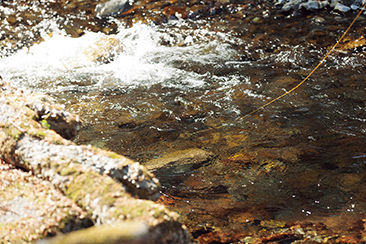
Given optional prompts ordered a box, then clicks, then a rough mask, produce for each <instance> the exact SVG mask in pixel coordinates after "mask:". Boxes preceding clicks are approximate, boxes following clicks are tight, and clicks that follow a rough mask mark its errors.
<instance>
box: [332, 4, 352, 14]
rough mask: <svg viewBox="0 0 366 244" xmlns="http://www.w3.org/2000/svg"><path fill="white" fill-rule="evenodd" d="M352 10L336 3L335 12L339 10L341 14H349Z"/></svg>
mask: <svg viewBox="0 0 366 244" xmlns="http://www.w3.org/2000/svg"><path fill="white" fill-rule="evenodd" d="M350 9H351V8H350V7H347V6H346V5H343V4H341V3H338V2H337V3H336V4H335V6H334V10H338V11H340V12H343V13H345V12H348V11H349V10H350Z"/></svg>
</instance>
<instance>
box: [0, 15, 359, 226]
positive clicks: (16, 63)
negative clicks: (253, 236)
mask: <svg viewBox="0 0 366 244" xmlns="http://www.w3.org/2000/svg"><path fill="white" fill-rule="evenodd" d="M0 10H1V9H0ZM2 11H3V12H4V11H5V10H2ZM324 17H325V18H326V17H327V16H324ZM295 20H296V21H294V22H293V23H288V21H287V20H286V19H277V20H273V19H272V20H268V21H266V20H265V21H264V22H261V23H259V24H255V23H250V22H246V23H243V22H241V20H238V19H235V18H233V19H230V18H220V19H211V20H194V21H193V20H172V21H170V22H168V23H166V24H164V25H160V26H155V25H151V26H148V25H143V24H135V25H134V26H133V27H131V28H125V27H124V24H123V23H122V22H118V21H116V22H115V23H116V25H117V26H118V29H117V32H116V34H114V35H111V36H107V35H105V34H103V33H100V32H99V33H94V32H91V31H85V34H84V35H82V36H80V37H78V38H73V37H70V35H68V34H66V32H65V31H64V30H62V29H61V28H59V27H57V25H55V24H54V23H55V22H57V20H53V19H48V20H47V21H49V22H48V23H49V25H47V28H45V29H44V33H43V34H42V37H43V39H44V41H42V42H40V43H39V44H35V45H31V46H30V47H29V48H19V50H17V51H16V52H14V53H12V52H8V51H6V50H5V51H3V54H2V57H1V59H0V74H1V76H2V77H3V78H4V79H6V80H9V81H10V82H11V83H12V84H13V85H15V86H19V87H26V88H28V89H33V90H36V91H40V92H44V93H47V94H49V95H51V96H53V97H55V98H56V99H57V100H58V101H59V102H61V103H63V104H65V105H66V107H67V108H68V109H69V110H70V111H72V112H74V113H77V114H79V115H80V116H81V117H82V119H83V125H84V126H83V129H82V131H81V133H80V135H79V136H78V138H77V139H76V142H77V143H80V144H81V143H83V144H92V145H95V146H98V147H102V148H106V149H110V150H113V151H116V152H118V153H120V154H123V155H126V156H129V157H131V158H133V159H135V160H138V161H140V162H142V163H144V162H146V161H148V160H150V159H153V158H158V157H160V156H161V155H164V154H167V153H169V152H173V151H176V150H182V149H189V148H201V149H204V150H207V151H210V152H212V153H214V154H215V155H217V156H218V160H217V161H216V163H215V164H213V165H209V166H205V167H202V168H200V169H198V170H197V169H196V170H193V171H192V172H185V173H184V174H183V175H177V176H174V175H173V176H171V175H170V176H166V178H165V179H161V180H162V182H163V185H164V193H166V194H168V195H172V196H176V197H181V198H182V199H185V200H184V202H182V204H181V205H179V204H177V206H176V207H177V209H180V211H182V212H183V216H191V215H190V214H192V213H191V212H192V211H194V210H196V213H197V214H198V215H197V216H202V215H204V216H211V218H212V219H210V220H209V221H211V222H212V223H214V224H215V225H219V222H220V221H219V220H220V219H222V218H223V217H222V216H220V213H215V212H214V211H216V210H217V206H219V205H220V206H221V207H223V208H226V209H231V210H230V211H232V213H235V214H236V215H239V216H240V214H244V213H246V212H247V208H248V206H249V205H250V206H251V207H253V206H254V207H257V210H256V211H253V210H251V211H252V212H253V214H252V215H250V217H248V219H253V218H268V216H269V217H272V218H283V219H292V220H293V219H303V218H305V217H312V216H316V217H321V216H334V215H342V214H347V213H349V212H351V213H357V214H365V211H366V206H365V203H364V202H365V200H366V199H365V197H364V191H365V190H366V189H365V188H364V183H365V182H364V181H365V177H364V176H365V166H366V156H365V155H366V124H365V123H366V106H365V105H366V85H365V70H366V69H365V66H366V61H365V60H366V59H365V50H364V48H363V49H362V48H361V49H360V48H359V49H353V50H345V51H342V52H334V53H333V54H331V56H330V57H329V59H328V61H327V62H326V63H325V64H324V66H322V67H321V68H319V70H318V71H317V72H316V73H315V74H314V75H313V76H312V77H311V78H310V79H309V80H308V82H307V83H306V84H304V85H303V86H301V87H300V88H298V89H297V90H296V91H294V92H293V93H291V94H290V95H288V96H286V97H284V98H283V99H281V100H279V101H277V102H275V103H273V104H272V105H271V106H268V107H266V108H265V109H263V110H261V111H258V112H257V113H255V114H253V115H251V116H247V117H244V116H245V115H246V114H248V113H249V112H251V111H253V110H254V109H256V108H258V107H260V106H261V105H263V104H265V103H266V102H268V101H270V100H271V99H273V98H276V97H277V96H279V95H281V94H283V93H284V92H286V91H288V90H290V89H291V88H292V87H294V86H295V85H297V84H298V83H299V82H301V80H302V79H303V78H305V77H306V76H307V74H309V72H310V71H311V69H312V68H313V67H314V66H315V65H316V64H317V62H318V61H320V60H321V58H322V57H323V56H324V55H325V53H326V51H327V48H329V46H330V45H332V44H333V43H334V42H335V41H336V38H337V37H338V36H339V33H340V30H339V29H337V28H339V27H337V28H333V29H335V31H333V29H331V28H330V27H332V26H339V25H340V23H341V24H343V23H344V22H346V21H344V20H342V21H340V20H339V19H338V20H337V19H336V20H334V18H333V17H332V16H330V17H328V19H327V21H328V22H327V25H323V26H320V27H319V24H316V23H313V22H311V20H309V19H301V18H300V19H295ZM337 21H338V22H337ZM42 24H44V23H42ZM3 26H4V25H3ZM360 26H361V27H360ZM38 27H39V25H38ZM345 27H346V26H345ZM39 28H40V29H42V28H41V27H39ZM314 28H318V29H319V28H320V29H321V30H322V31H323V32H326V33H327V38H326V39H325V37H324V36H322V35H320V36H318V35H315V34H314V33H313V32H312V30H313V29H314ZM51 30H52V35H50V32H51ZM5 31H6V30H5ZM362 31H364V29H362V24H360V25H358V26H356V27H355V30H354V31H353V32H352V33H351V34H350V35H351V36H352V35H354V36H356V37H358V36H359V33H360V32H361V33H362ZM110 43H112V45H109V44H110ZM100 50H103V52H102V54H101V51H100ZM162 177H164V176H162ZM174 177H175V178H174ZM202 199H206V200H207V199H212V201H211V202H210V200H207V201H208V202H209V203H210V204H212V206H216V208H215V207H212V208H213V209H214V210H212V212H209V211H208V210H202V209H201V210H200V207H202V206H203V205H205V204H207V201H206V200H205V201H203V200H202ZM228 199H230V200H228ZM216 200H221V202H220V203H215V201H216ZM186 201H189V202H190V203H187V202H186ZM223 202H228V205H227V206H226V205H225V204H223ZM244 205H245V206H244ZM229 206H230V207H229ZM233 206H234V207H233ZM203 209H204V208H203ZM244 209H246V210H244ZM189 212H190V213H189ZM184 213H185V214H184ZM264 213H265V214H264ZM230 216H231V215H229V217H228V218H227V219H226V220H225V221H229V219H230V218H231V217H230ZM187 218H188V217H187ZM196 218H197V217H192V218H190V220H187V219H185V220H186V221H187V222H188V223H189V221H191V222H192V223H196V222H200V221H201V222H202V221H203V222H204V221H205V220H197V219H196ZM243 218H244V217H243ZM188 219H189V218H188ZM230 221H231V222H230ZM230 221H229V222H230V223H231V224H232V225H233V228H236V226H235V224H233V223H237V222H240V221H242V222H243V221H244V222H245V220H238V219H234V220H232V219H230ZM251 221H252V220H251ZM224 223H226V222H224ZM188 225H189V224H188ZM192 225H194V224H192Z"/></svg>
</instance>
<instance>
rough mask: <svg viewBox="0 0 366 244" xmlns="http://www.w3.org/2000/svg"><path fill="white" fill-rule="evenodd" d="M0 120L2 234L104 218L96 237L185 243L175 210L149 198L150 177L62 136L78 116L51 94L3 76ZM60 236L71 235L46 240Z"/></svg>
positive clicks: (13, 237) (16, 238) (32, 234)
mask: <svg viewBox="0 0 366 244" xmlns="http://www.w3.org/2000/svg"><path fill="white" fill-rule="evenodd" d="M0 121H1V123H0V155H1V175H2V176H3V177H2V178H1V194H0V201H1V212H2V216H1V218H0V221H1V225H0V235H1V237H2V240H5V241H6V242H9V243H22V242H30V241H35V240H38V239H42V238H45V237H50V236H53V235H56V234H58V233H62V232H70V231H73V230H78V229H82V228H86V227H90V226H91V225H93V226H100V225H102V226H103V225H105V224H108V226H109V225H110V226H111V227H108V226H104V227H103V228H100V227H93V228H97V229H96V230H95V231H93V230H91V231H89V232H87V233H89V234H87V235H88V236H89V237H90V238H94V237H93V236H94V235H95V233H98V234H97V235H98V236H97V237H98V243H112V242H111V239H110V238H113V241H114V243H171V242H173V243H190V237H189V234H188V233H187V231H186V229H185V228H184V226H183V225H182V224H180V223H179V222H178V215H177V214H176V213H173V212H170V211H169V210H167V209H166V208H165V207H164V206H163V205H160V204H157V203H154V202H153V201H152V200H156V199H157V198H158V197H159V194H160V193H159V182H158V180H157V179H156V178H155V176H154V175H153V174H151V173H149V172H148V171H147V170H146V169H145V168H144V167H143V166H141V165H139V164H138V163H137V162H133V161H132V160H130V159H127V158H125V157H123V156H120V155H117V154H115V153H112V152H108V151H103V150H100V149H96V148H92V147H90V146H89V147H87V146H77V145H75V144H74V143H72V142H71V141H69V140H67V139H65V138H62V137H61V135H62V136H64V137H67V138H69V137H70V136H71V135H75V134H76V132H77V131H78V129H79V126H80V121H79V119H78V117H77V116H74V115H72V114H69V113H68V112H66V111H65V110H63V108H62V107H61V106H59V105H58V104H57V103H55V102H54V101H53V100H52V99H51V98H50V97H47V96H43V95H40V94H37V93H31V92H27V91H23V90H20V89H17V88H13V87H11V86H9V85H8V84H6V83H2V84H1V96H0ZM56 131H58V132H59V133H57V132H56ZM14 166H15V167H17V168H14ZM18 168H21V169H23V171H22V170H20V169H18ZM144 199H145V200H144ZM131 222H133V223H136V224H131V225H130V224H129V223H131ZM127 225H128V226H129V229H128V230H129V231H126V232H117V231H116V230H117V229H119V228H125V226H127ZM118 226H119V227H118ZM110 232H113V233H114V234H113V236H111V234H110ZM75 235H76V236H78V235H77V234H75ZM80 236H84V235H80ZM97 237H95V238H97ZM60 238H61V240H66V239H63V238H69V237H58V239H56V240H52V239H51V240H48V241H46V243H58V240H59V239H60ZM70 238H71V239H67V240H70V241H67V243H84V242H83V241H82V240H81V239H80V238H78V237H75V236H72V237H70ZM71 240H73V241H71ZM96 240H97V239H96ZM60 242H61V243H65V242H63V241H60ZM85 243H87V241H85Z"/></svg>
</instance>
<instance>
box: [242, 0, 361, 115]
mask: <svg viewBox="0 0 366 244" xmlns="http://www.w3.org/2000/svg"><path fill="white" fill-rule="evenodd" d="M365 7H366V3H365V4H364V5H363V7H362V9H361V10H360V11H359V12H358V14H357V16H356V17H355V18H354V19H353V21H352V23H351V24H350V25H349V26H348V28H347V29H346V30H345V31H344V32H343V35H342V36H341V37H340V38H339V40H338V41H337V42H336V44H334V45H333V47H332V48H331V49H330V50H329V52H328V53H327V54H326V55H325V56H324V58H323V59H322V60H321V61H320V62H319V63H318V65H317V66H316V67H315V68H314V69H313V70H312V71H311V72H310V73H309V74H308V76H306V78H305V79H303V80H302V81H301V82H300V83H299V84H297V85H296V86H295V87H293V88H292V89H291V90H289V91H287V92H285V93H284V94H282V95H280V96H278V97H276V98H275V99H273V100H271V101H269V102H268V103H266V104H264V105H262V106H260V107H259V108H257V109H255V110H253V111H252V112H250V113H248V114H246V115H244V116H243V117H241V118H239V119H238V120H241V119H244V118H245V117H247V116H249V115H251V114H254V113H255V112H258V111H259V110H261V109H263V108H265V107H267V106H268V105H270V104H272V103H274V102H275V101H277V100H279V99H281V98H283V97H284V96H286V95H288V94H289V93H291V92H293V91H294V90H296V89H297V88H298V87H299V86H301V85H302V84H304V82H305V81H306V80H307V79H309V77H310V76H311V75H312V74H313V73H314V72H315V71H316V70H317V69H318V68H319V66H320V65H322V63H324V61H325V59H326V58H327V57H328V56H329V54H330V53H331V52H333V50H334V49H335V48H336V47H337V45H338V44H339V42H340V41H341V40H342V39H343V38H344V37H345V36H346V34H347V33H348V31H349V30H350V29H351V27H352V26H353V24H354V23H355V22H356V20H357V19H358V17H360V15H361V13H362V11H363V10H364V9H365Z"/></svg>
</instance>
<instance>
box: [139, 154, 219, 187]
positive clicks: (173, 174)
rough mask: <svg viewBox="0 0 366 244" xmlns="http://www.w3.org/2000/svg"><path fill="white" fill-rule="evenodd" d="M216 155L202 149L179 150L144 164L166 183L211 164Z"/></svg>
mask: <svg viewBox="0 0 366 244" xmlns="http://www.w3.org/2000/svg"><path fill="white" fill-rule="evenodd" d="M213 158H214V155H213V154H211V153H209V152H207V151H204V150H202V149H196V148H194V149H187V150H178V151H176V152H173V153H170V154H168V155H166V156H163V157H161V158H157V159H153V160H151V161H149V162H147V163H145V164H144V165H145V166H146V168H147V169H149V170H151V171H152V172H153V173H154V174H155V175H156V176H157V177H159V179H160V180H161V181H163V182H165V183H168V184H170V183H172V182H170V180H172V179H174V180H177V179H178V178H179V177H180V176H185V175H186V174H189V172H191V171H192V170H195V169H197V168H200V167H201V166H203V165H205V164H209V163H210V161H211V160H212V159H213Z"/></svg>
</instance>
